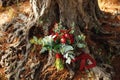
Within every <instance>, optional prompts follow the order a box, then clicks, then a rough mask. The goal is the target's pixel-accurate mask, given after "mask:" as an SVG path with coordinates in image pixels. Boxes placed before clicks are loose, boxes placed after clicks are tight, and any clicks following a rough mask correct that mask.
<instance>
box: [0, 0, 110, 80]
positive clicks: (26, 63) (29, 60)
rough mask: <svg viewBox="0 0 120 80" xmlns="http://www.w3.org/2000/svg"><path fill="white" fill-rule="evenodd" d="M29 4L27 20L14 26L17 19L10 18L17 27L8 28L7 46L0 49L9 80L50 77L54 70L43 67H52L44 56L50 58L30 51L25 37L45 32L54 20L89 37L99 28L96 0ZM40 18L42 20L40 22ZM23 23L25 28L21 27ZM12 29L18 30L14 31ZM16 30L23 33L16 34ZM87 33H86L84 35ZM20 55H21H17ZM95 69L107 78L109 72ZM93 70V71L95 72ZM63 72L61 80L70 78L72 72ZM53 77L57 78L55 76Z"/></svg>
mask: <svg viewBox="0 0 120 80" xmlns="http://www.w3.org/2000/svg"><path fill="white" fill-rule="evenodd" d="M30 4H31V9H32V11H31V13H30V16H29V18H28V20H26V21H27V22H26V21H24V23H22V24H19V25H18V24H17V20H13V22H14V23H15V24H16V25H17V26H14V27H12V29H13V32H12V31H11V34H8V38H9V40H8V41H7V42H8V43H10V45H9V46H8V48H7V49H6V50H3V51H1V53H2V55H3V56H2V59H1V64H2V66H3V67H5V68H6V69H5V70H6V74H7V77H8V79H9V80H47V79H50V78H51V79H54V78H53V77H52V76H50V75H52V73H53V72H55V71H54V70H53V71H52V72H51V71H50V70H51V69H50V70H49V69H48V67H47V66H52V63H51V64H49V65H48V63H49V62H47V58H48V61H49V60H51V56H52V55H50V56H46V57H45V56H44V55H39V54H32V53H33V52H32V51H31V49H32V48H34V47H35V46H34V47H33V46H32V45H31V44H30V43H29V38H30V37H31V35H33V34H39V33H42V32H43V33H44V35H48V32H49V29H51V25H53V23H54V22H61V23H62V25H64V26H65V27H66V28H69V27H70V26H71V25H72V23H74V24H75V34H74V35H79V34H81V33H85V34H86V35H88V36H89V35H90V34H93V32H91V31H92V30H94V29H96V28H97V29H99V30H100V33H102V31H103V30H102V29H101V27H100V26H101V23H100V22H99V20H98V19H99V18H100V17H103V14H102V12H101V11H100V9H99V7H98V2H97V0H30ZM41 21H42V23H40V22H41ZM26 23H27V25H26ZM11 25H13V24H11V23H10V24H8V25H6V27H2V28H1V30H3V31H10V30H9V28H10V26H11ZM23 25H24V26H25V27H22V26H23ZM15 28H17V29H18V30H15ZM10 29H11V28H10ZM41 29H42V30H41ZM39 30H40V31H41V32H40V31H39ZM20 31H23V32H22V33H21V34H20ZM88 32H89V33H90V34H87V33H88ZM15 33H16V34H15ZM103 34H106V33H103ZM15 39H18V41H19V42H16V43H13V41H14V40H15ZM37 48H40V47H37ZM89 49H90V47H89V46H88V47H87V48H86V49H85V52H91V51H89ZM36 52H37V50H36ZM31 55H34V56H31ZM91 55H94V54H91ZM21 56H22V58H20V57H21ZM38 56H39V58H38ZM41 57H42V58H43V57H44V59H45V60H44V61H45V62H43V60H41ZM13 66H14V67H13ZM95 69H96V70H99V71H100V72H101V73H98V74H100V78H101V77H102V78H106V77H107V78H109V79H110V78H111V75H110V76H109V75H107V74H105V72H104V71H102V69H101V68H99V67H96V68H95ZM95 69H93V71H94V72H95V73H97V71H96V70H95ZM70 70H71V69H70ZM72 72H74V71H72ZM55 74H57V73H55ZM65 74H66V76H64V78H61V76H60V78H61V79H62V80H69V79H70V80H71V79H74V75H71V74H72V73H65ZM61 75H62V73H61ZM56 79H59V77H57V78H56Z"/></svg>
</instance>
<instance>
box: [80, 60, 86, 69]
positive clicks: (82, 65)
mask: <svg viewBox="0 0 120 80" xmlns="http://www.w3.org/2000/svg"><path fill="white" fill-rule="evenodd" d="M85 61H86V60H85V59H82V60H81V63H80V71H82V70H84V69H85Z"/></svg>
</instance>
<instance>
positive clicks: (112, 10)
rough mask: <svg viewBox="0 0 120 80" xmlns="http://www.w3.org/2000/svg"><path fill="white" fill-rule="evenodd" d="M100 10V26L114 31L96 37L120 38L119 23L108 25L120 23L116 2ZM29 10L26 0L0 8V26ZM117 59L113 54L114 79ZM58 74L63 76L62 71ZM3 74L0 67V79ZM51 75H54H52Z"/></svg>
mask: <svg viewBox="0 0 120 80" xmlns="http://www.w3.org/2000/svg"><path fill="white" fill-rule="evenodd" d="M102 10H103V12H104V13H105V14H106V18H105V19H100V21H101V22H104V23H105V24H103V26H102V28H103V29H104V30H106V31H112V32H113V33H114V35H113V36H110V37H108V36H107V37H106V36H103V37H102V38H101V37H98V39H101V40H104V39H117V40H120V35H119V36H118V34H120V26H119V25H118V26H117V25H116V26H110V24H111V23H115V24H118V23H120V6H119V5H117V4H115V5H112V7H111V6H108V5H105V6H104V7H103V8H102ZM29 12H30V5H29V2H28V1H27V2H24V3H19V4H17V5H13V6H9V7H6V8H0V26H1V25H2V24H4V23H7V22H9V21H11V20H12V19H13V18H15V17H16V16H17V15H18V13H23V14H25V15H27V16H28V15H29ZM118 12H119V13H118ZM118 14H119V15H118ZM0 32H1V31H0ZM0 39H1V38H0ZM87 42H88V44H89V45H94V44H96V43H97V41H95V40H92V39H91V38H88V40H87ZM97 44H100V43H97ZM97 47H98V46H97ZM119 61H120V56H115V57H114V58H112V60H111V65H112V66H113V67H114V69H115V72H116V74H117V75H116V76H115V77H114V80H119V79H120V63H119ZM52 69H54V68H50V70H52ZM53 72H54V71H53ZM63 72H64V74H65V75H67V72H66V73H65V71H63ZM78 73H79V72H78ZM56 74H58V73H54V75H56ZM59 74H61V75H63V76H65V75H64V74H63V73H62V72H61V73H59ZM80 74H81V73H80ZM82 74H84V73H82ZM4 75H5V73H4V68H0V80H6V79H5V77H4ZM52 77H54V76H52ZM79 77H80V76H79V75H76V79H75V80H77V79H78V78H79Z"/></svg>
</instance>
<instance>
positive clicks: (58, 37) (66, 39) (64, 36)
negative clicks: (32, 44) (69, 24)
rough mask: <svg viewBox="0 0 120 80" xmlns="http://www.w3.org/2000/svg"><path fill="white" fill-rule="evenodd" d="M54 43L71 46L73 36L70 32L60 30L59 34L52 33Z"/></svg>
mask: <svg viewBox="0 0 120 80" xmlns="http://www.w3.org/2000/svg"><path fill="white" fill-rule="evenodd" d="M52 36H53V37H54V41H59V42H60V43H62V44H73V43H74V36H73V34H70V30H69V31H68V30H60V32H59V33H58V32H52Z"/></svg>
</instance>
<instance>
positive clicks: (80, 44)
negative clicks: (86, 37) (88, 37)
mask: <svg viewBox="0 0 120 80" xmlns="http://www.w3.org/2000/svg"><path fill="white" fill-rule="evenodd" d="M77 47H79V48H85V47H86V45H85V44H84V43H78V44H77Z"/></svg>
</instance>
